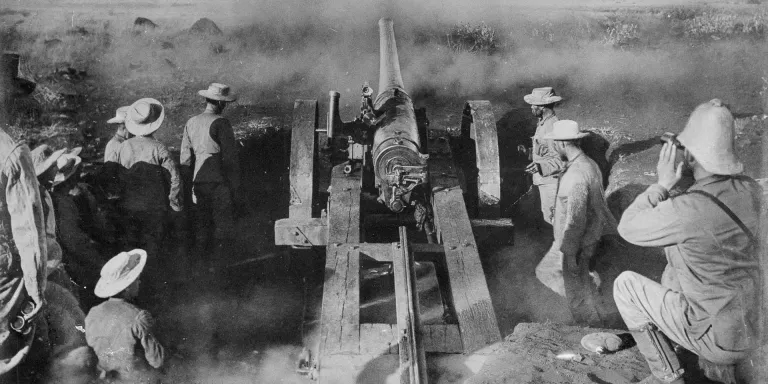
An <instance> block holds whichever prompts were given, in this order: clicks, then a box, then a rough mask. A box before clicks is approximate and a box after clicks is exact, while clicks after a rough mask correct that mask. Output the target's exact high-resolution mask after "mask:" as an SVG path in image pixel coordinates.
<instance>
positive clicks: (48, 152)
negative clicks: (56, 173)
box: [29, 144, 67, 176]
mask: <svg viewBox="0 0 768 384" xmlns="http://www.w3.org/2000/svg"><path fill="white" fill-rule="evenodd" d="M66 151H67V149H66V148H62V149H59V150H58V151H54V150H53V148H51V146H50V145H48V144H41V145H39V146H37V148H35V149H33V150H32V151H30V152H29V154H30V155H31V156H32V164H34V166H35V175H37V176H40V175H42V174H43V173H45V171H47V170H48V169H50V168H51V167H52V166H53V165H54V164H56V161H58V160H59V158H60V157H61V155H63V154H64V152H66Z"/></svg>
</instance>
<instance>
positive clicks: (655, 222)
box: [618, 184, 687, 247]
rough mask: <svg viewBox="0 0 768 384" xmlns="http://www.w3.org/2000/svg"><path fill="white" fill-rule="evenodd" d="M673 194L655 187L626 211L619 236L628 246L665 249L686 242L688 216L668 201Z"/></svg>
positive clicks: (660, 187)
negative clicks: (630, 244) (686, 217)
mask: <svg viewBox="0 0 768 384" xmlns="http://www.w3.org/2000/svg"><path fill="white" fill-rule="evenodd" d="M668 198H669V191H667V189H666V188H664V187H662V186H661V185H658V184H653V185H651V186H650V187H648V189H646V190H645V192H643V193H641V194H640V195H639V196H637V198H635V201H633V202H632V204H630V206H629V207H628V208H627V209H626V210H625V211H624V214H623V215H622V216H621V221H619V227H618V229H619V234H620V235H621V237H623V238H624V239H625V240H627V241H628V242H630V243H632V244H635V245H639V246H643V247H664V246H669V245H673V244H678V243H680V242H682V241H683V240H685V238H686V236H685V228H686V227H687V225H686V224H685V223H684V222H683V220H684V219H685V216H686V215H685V214H684V213H682V212H679V211H678V209H677V208H676V206H675V204H674V203H673V202H672V201H671V200H668Z"/></svg>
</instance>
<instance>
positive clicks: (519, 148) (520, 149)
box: [517, 144, 528, 156]
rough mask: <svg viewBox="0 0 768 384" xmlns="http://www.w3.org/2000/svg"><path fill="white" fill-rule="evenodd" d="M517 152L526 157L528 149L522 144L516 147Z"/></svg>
mask: <svg viewBox="0 0 768 384" xmlns="http://www.w3.org/2000/svg"><path fill="white" fill-rule="evenodd" d="M517 152H519V153H520V154H521V155H525V156H528V148H527V147H526V146H525V145H523V144H520V145H518V146H517Z"/></svg>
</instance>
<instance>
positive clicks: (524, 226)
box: [0, 0, 768, 384]
mask: <svg viewBox="0 0 768 384" xmlns="http://www.w3.org/2000/svg"><path fill="white" fill-rule="evenodd" d="M747 3H748V2H747V1H744V2H724V1H723V2H721V1H715V2H710V5H709V7H710V8H705V9H704V10H701V9H700V7H702V6H703V5H701V4H699V2H697V1H692V0H691V1H684V0H675V1H661V0H654V1H650V2H634V1H629V0H610V1H609V0H591V1H588V2H574V1H565V0H560V1H556V0H547V1H537V2H535V4H534V2H531V1H523V0H516V1H510V2H504V5H499V3H498V2H490V1H479V2H477V4H475V6H474V7H471V8H468V7H466V6H465V4H463V2H458V1H454V2H451V1H449V2H444V1H436V0H435V1H425V2H421V3H419V4H411V3H410V2H407V1H392V2H388V3H386V4H385V3H379V2H351V1H321V2H317V4H312V5H307V4H305V3H303V2H300V1H298V0H295V1H284V2H269V1H259V2H248V1H240V0H228V1H221V2H205V3H203V2H197V1H177V2H171V1H160V2H141V1H122V2H120V3H119V4H118V3H117V2H115V1H108V2H85V1H66V2H56V3H54V2H51V1H44V0H31V1H25V2H12V1H7V2H5V3H3V4H0V26H1V27H2V30H3V35H2V39H0V42H1V43H2V44H3V45H2V46H3V48H4V49H10V50H15V51H19V52H21V53H22V56H23V62H24V64H23V66H22V71H23V74H24V75H25V76H27V77H29V78H35V75H37V74H41V73H45V72H46V71H49V70H50V69H51V68H53V67H55V66H56V65H57V63H61V62H67V63H68V64H69V65H71V66H73V67H75V68H78V69H80V70H87V72H88V81H89V82H90V84H91V87H90V88H89V91H88V93H87V97H86V102H85V104H84V106H83V109H82V110H79V111H78V112H77V119H76V122H75V123H76V125H77V127H78V129H79V130H81V131H82V130H89V131H91V132H93V135H94V137H95V138H96V139H98V140H97V141H95V142H96V143H97V144H96V147H99V148H101V147H103V145H104V144H105V143H106V140H108V139H109V137H110V136H111V134H112V133H111V131H110V128H109V127H108V126H106V124H104V122H105V121H106V120H107V119H108V118H110V117H111V116H112V115H113V113H114V109H115V108H116V107H118V106H121V105H128V104H130V103H131V102H132V101H134V100H136V99H138V98H140V97H155V98H157V99H159V100H160V101H161V102H162V103H163V104H164V106H165V108H166V110H167V117H166V123H165V124H164V127H163V128H162V129H161V130H160V131H158V134H157V136H158V138H159V139H160V140H161V141H163V142H165V143H166V144H167V145H168V146H170V147H172V148H178V146H179V143H180V139H181V132H182V127H183V125H184V122H185V121H186V119H188V118H189V117H190V116H192V115H194V114H196V113H198V111H200V110H201V108H202V107H203V104H202V100H201V99H200V98H199V97H198V96H197V95H196V91H197V90H199V89H204V88H205V87H206V86H207V84H208V83H209V82H212V81H219V82H224V83H228V84H230V85H232V86H233V88H234V90H235V91H236V92H237V93H238V94H239V95H240V99H239V100H238V103H236V104H234V105H233V106H232V107H231V108H229V109H228V110H227V111H226V112H225V115H226V116H227V117H228V118H229V119H230V120H231V121H232V123H233V125H234V126H235V128H236V130H237V131H238V132H239V133H240V134H241V135H242V136H241V138H242V143H243V148H242V150H241V160H242V164H243V178H244V182H243V184H244V187H245V191H244V192H245V194H246V196H247V199H248V202H249V203H250V206H251V207H252V210H253V212H244V213H243V214H242V215H241V217H240V218H239V220H238V231H239V233H240V234H241V236H240V238H238V241H237V250H238V252H236V253H235V254H233V255H232V256H231V257H232V258H231V260H230V262H231V267H230V268H228V269H226V270H225V271H223V272H221V273H219V274H216V275H207V274H205V273H202V274H200V275H199V276H197V277H194V278H176V276H188V275H187V274H186V273H187V272H189V271H184V263H183V260H179V259H176V258H175V256H172V255H174V254H175V253H174V251H175V246H176V245H177V244H175V243H174V242H169V245H168V246H167V247H166V248H167V249H166V250H165V251H166V254H167V256H166V257H167V260H166V261H167V262H166V268H167V270H168V276H169V278H168V279H167V281H166V282H164V283H163V287H164V288H165V289H161V290H159V293H158V295H157V296H156V297H155V298H154V299H153V301H152V302H148V303H146V305H147V306H148V308H149V309H150V310H151V311H152V312H153V313H154V314H155V315H156V317H157V318H158V327H159V332H160V334H161V335H162V336H163V340H164V341H165V343H166V344H167V345H168V346H169V347H170V349H171V350H172V352H173V362H172V364H171V368H170V369H169V372H168V374H169V378H171V381H172V382H179V383H182V382H184V383H192V382H194V383H241V382H242V383H246V382H262V383H278V382H280V383H306V382H307V379H306V377H303V376H298V375H296V374H295V373H294V369H295V363H296V357H297V356H298V354H299V353H300V351H301V346H302V340H303V339H305V338H306V337H308V335H307V334H306V333H307V332H308V331H307V330H306V329H305V328H304V326H303V325H302V319H303V318H304V317H306V316H305V315H306V314H307V313H311V312H313V311H314V312H317V310H318V308H317V306H316V305H315V306H314V307H312V305H311V304H310V307H309V308H308V307H307V304H306V301H305V300H304V299H305V297H311V296H312V295H313V294H314V295H315V296H316V295H317V293H318V286H317V279H318V276H322V270H323V255H322V253H321V252H314V253H306V252H305V253H291V252H290V251H289V250H287V249H282V248H278V247H276V246H274V245H273V224H274V221H275V220H277V219H280V218H283V217H286V216H287V206H288V195H287V168H288V167H287V154H288V153H289V151H290V148H289V145H288V143H289V140H288V138H289V136H290V132H289V128H290V124H291V112H292V107H293V100H294V99H296V98H316V99H318V100H319V101H320V108H321V111H323V110H324V109H325V108H326V106H327V104H326V103H327V101H326V97H327V96H326V95H327V91H328V90H330V89H335V90H338V91H340V92H341V93H342V98H341V106H342V117H343V118H344V119H345V120H350V119H351V118H352V117H353V116H354V114H355V113H356V110H357V103H358V97H359V96H358V89H359V87H360V85H362V83H363V82H364V81H371V84H372V85H374V86H375V84H374V81H375V79H376V78H377V77H378V73H377V71H378V53H377V52H378V41H377V39H378V37H377V31H376V22H375V21H376V20H377V19H378V18H379V17H382V16H384V15H389V16H393V17H394V19H395V28H396V33H397V38H398V46H399V49H400V58H401V65H402V70H403V75H404V77H405V82H406V87H407V88H408V89H409V91H410V92H411V94H412V96H413V98H414V102H415V103H416V106H417V107H426V108H427V114H428V117H429V118H430V120H431V124H432V126H440V127H452V126H458V125H459V124H460V117H461V111H462V107H463V103H464V101H465V100H470V99H488V100H491V102H492V103H493V108H494V114H495V118H496V120H497V127H498V130H499V138H500V141H499V142H500V146H501V154H502V159H501V160H502V177H503V180H504V181H503V185H502V189H503V191H502V192H503V201H502V207H503V210H504V214H505V216H509V217H512V218H513V220H514V221H515V230H514V245H511V246H502V245H499V244H495V243H493V242H490V243H487V244H481V247H482V259H483V260H482V261H483V266H484V268H485V273H486V279H487V282H488V286H489V290H490V292H491V296H492V301H493V304H494V309H495V311H496V315H497V319H498V322H499V326H500V328H501V334H502V335H503V336H504V337H505V341H504V342H502V343H499V344H497V345H494V346H492V347H491V348H489V349H488V350H487V351H481V352H480V353H478V354H475V355H469V356H459V357H451V356H430V358H429V360H430V379H431V381H430V382H439V383H459V382H466V383H546V384H549V383H624V382H627V383H630V382H636V381H637V380H639V379H642V378H643V377H644V376H645V375H647V373H648V371H647V367H646V366H645V365H644V364H643V363H642V361H640V360H639V357H638V355H637V353H636V349H631V350H627V351H623V352H621V353H619V354H616V355H610V356H606V357H596V356H589V359H588V360H585V362H584V361H583V362H572V361H561V360H558V359H556V358H555V357H554V355H555V354H557V353H559V352H561V351H563V350H568V349H574V350H578V348H579V347H578V339H579V338H580V336H581V335H583V334H584V333H586V332H587V331H588V330H586V329H584V328H579V327H571V326H569V325H568V324H570V322H571V318H570V314H569V313H568V310H567V307H566V305H565V300H564V299H562V298H560V297H558V296H557V295H556V294H554V293H552V292H550V291H548V290H547V289H546V288H545V287H544V286H543V285H542V284H541V283H540V282H538V280H537V279H536V278H535V275H534V268H535V266H536V264H537V263H538V261H539V260H540V258H541V257H542V256H543V254H544V252H545V251H546V249H547V248H548V247H549V242H550V241H551V236H550V235H549V234H547V233H546V231H540V230H537V229H536V228H534V226H533V225H532V223H533V222H534V218H535V216H536V215H537V214H538V208H537V207H536V206H535V197H534V194H531V193H528V194H525V193H526V191H528V184H527V183H528V181H527V180H526V178H525V177H524V176H522V174H521V173H520V169H521V167H523V166H524V165H525V161H524V159H520V158H519V157H517V156H516V155H515V151H514V148H516V146H517V144H520V143H524V142H525V141H526V140H527V137H528V136H530V135H531V134H532V132H533V129H534V122H533V117H532V116H531V115H530V110H529V108H528V106H527V105H526V104H525V103H524V102H523V99H522V96H523V95H524V94H526V93H529V92H530V89H531V88H533V87H536V86H544V85H550V86H554V87H555V88H556V90H557V91H558V93H559V94H561V95H563V96H564V98H565V100H564V102H563V103H562V104H561V105H560V106H559V107H558V109H557V114H558V116H560V117H561V118H569V119H574V120H576V121H578V122H579V123H580V124H581V125H582V126H583V127H585V128H587V129H591V130H593V131H595V132H598V133H600V134H602V135H603V136H605V137H606V138H607V139H608V141H609V142H610V143H611V147H610V150H609V152H608V154H607V156H608V158H609V160H610V162H611V164H612V170H611V175H610V184H609V186H608V193H609V194H608V200H609V204H610V205H611V208H612V210H613V211H614V213H616V214H617V215H620V213H621V211H622V209H623V207H626V205H627V204H629V203H630V202H631V200H632V198H633V197H634V196H635V195H636V194H637V193H639V192H641V191H642V190H643V189H644V187H645V186H647V185H650V184H652V183H653V182H654V181H655V173H654V172H655V162H656V156H657V152H658V150H659V146H658V145H657V143H658V138H657V137H658V135H660V134H661V133H663V132H665V131H672V132H678V131H679V130H681V129H682V127H683V125H684V124H685V121H686V119H687V116H688V114H689V113H690V111H692V109H693V108H694V107H695V106H696V105H697V104H699V103H701V102H704V101H707V100H709V99H711V98H715V97H718V98H721V99H723V100H724V101H726V102H727V103H729V104H730V105H731V107H732V109H733V111H734V113H735V115H736V116H737V117H738V118H739V122H738V124H737V129H738V131H739V132H738V136H737V139H738V148H739V155H740V156H741V159H742V161H744V163H745V169H746V174H748V175H750V176H753V177H766V176H767V174H768V168H766V167H764V164H765V157H764V155H763V151H762V148H763V146H762V140H761V139H762V132H763V130H764V127H765V125H766V122H765V121H764V120H763V119H764V115H763V113H764V109H763V101H762V99H761V95H760V92H761V90H763V89H764V87H765V84H767V83H766V82H768V80H765V76H766V74H765V73H764V72H763V68H766V67H768V66H766V64H768V59H767V58H768V55H766V53H768V48H767V47H766V44H765V39H764V37H763V32H760V33H755V34H746V33H744V34H742V35H730V34H729V33H730V32H727V31H728V30H727V28H726V29H724V31H726V32H722V33H719V32H718V33H709V34H705V35H697V33H704V32H700V31H701V30H704V29H706V28H705V27H706V26H707V25H709V24H706V23H712V25H714V27H717V28H719V26H720V25H721V24H724V23H725V24H727V23H731V24H734V23H739V22H742V21H743V24H744V25H752V24H749V23H750V22H752V23H755V25H758V23H763V22H764V20H766V19H765V18H763V17H764V15H766V14H767V13H766V12H768V11H767V8H766V6H764V5H756V4H747ZM687 9H698V10H699V11H697V12H699V13H697V14H696V15H697V16H695V17H694V16H691V18H688V17H689V16H688V14H687V13H686V12H687V11H685V10H687ZM707 12H710V13H707ZM681 15H682V16H681ZM761 15H762V16H761ZM139 16H141V17H148V18H150V19H152V20H153V21H154V22H156V23H157V24H158V25H159V27H158V28H157V29H154V30H141V31H139V32H137V31H136V30H135V29H133V28H132V26H131V25H132V23H133V20H134V19H135V18H136V17H139ZM200 17H209V18H211V19H212V20H214V21H215V22H216V23H217V24H218V26H219V27H220V28H221V29H222V30H223V31H224V33H223V35H211V36H208V35H206V36H192V35H189V34H188V33H187V32H186V30H187V29H188V28H189V26H191V25H192V23H193V22H194V21H195V20H197V19H199V18H200ZM696 17H698V19H697V18H696ZM707 17H709V18H707ZM689 21H690V22H689ZM481 22H482V23H487V25H488V26H490V27H491V28H494V30H495V31H496V38H497V40H496V42H497V44H498V47H499V48H498V52H495V53H489V52H480V53H473V52H466V51H453V50H451V49H449V47H447V46H446V45H445V44H444V42H443V38H444V36H445V34H446V33H447V31H449V30H451V28H453V26H455V25H458V24H461V23H469V24H472V25H477V24H479V23H481ZM697 22H698V23H701V25H704V27H701V26H699V27H697V25H699V24H696V23H697ZM718 23H719V24H718ZM633 25H634V27H633ZM760 25H763V24H760ZM696 28H698V29H696ZM83 31H85V32H83ZM730 31H731V32H732V29H731V30H730ZM761 31H762V30H761ZM54 40H60V42H59V43H56V42H55V41H54ZM320 116H321V118H320V120H321V123H320V124H321V126H322V125H323V124H324V123H323V121H324V119H323V116H324V114H323V113H322V112H321V115H320ZM249 135H250V136H249ZM77 140H82V139H75V141H77ZM664 263H665V261H664V258H663V254H661V252H660V250H657V249H641V248H638V247H632V246H628V247H627V248H625V249H621V250H617V251H616V252H613V253H612V254H610V255H608V256H607V258H606V259H605V260H603V262H602V264H601V268H602V272H604V276H605V278H606V279H607V281H608V282H610V281H611V279H612V278H613V277H615V276H616V275H617V274H618V273H619V272H621V271H623V270H635V271H637V272H640V273H643V274H645V275H647V276H649V277H651V278H654V279H658V278H659V277H660V275H661V271H662V270H663V268H664ZM606 286H607V287H608V288H606V289H604V290H603V292H602V293H603V295H604V296H605V299H607V300H610V298H611V297H612V296H611V295H612V293H611V291H610V284H606ZM379 299H380V298H379ZM315 304H317V301H315ZM385 307H386V305H382V306H381V308H385ZM621 327H622V324H620V323H617V324H615V328H616V329H620V328H621ZM582 353H584V351H582ZM377 380H379V381H381V382H385V379H384V378H377ZM371 382H373V381H371Z"/></svg>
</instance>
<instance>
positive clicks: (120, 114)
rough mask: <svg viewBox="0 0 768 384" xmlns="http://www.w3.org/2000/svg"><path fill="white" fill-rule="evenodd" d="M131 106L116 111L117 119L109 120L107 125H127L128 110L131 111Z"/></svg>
mask: <svg viewBox="0 0 768 384" xmlns="http://www.w3.org/2000/svg"><path fill="white" fill-rule="evenodd" d="M130 108H131V106H130V105H129V106H125V107H120V108H118V109H117V110H116V111H115V117H113V118H111V119H109V120H107V124H119V123H125V118H126V116H128V109H130Z"/></svg>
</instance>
